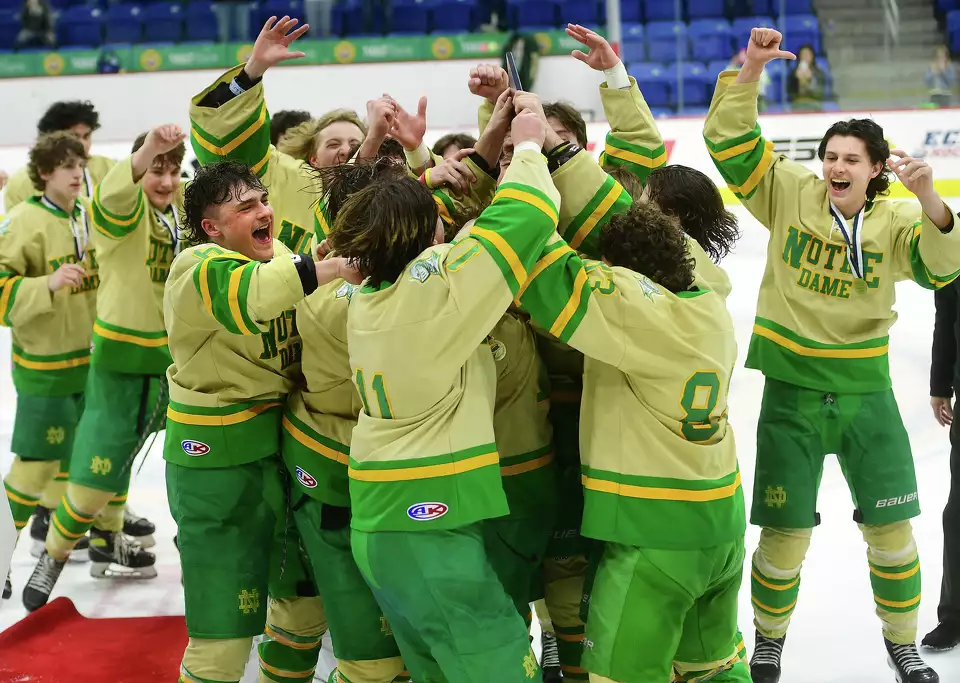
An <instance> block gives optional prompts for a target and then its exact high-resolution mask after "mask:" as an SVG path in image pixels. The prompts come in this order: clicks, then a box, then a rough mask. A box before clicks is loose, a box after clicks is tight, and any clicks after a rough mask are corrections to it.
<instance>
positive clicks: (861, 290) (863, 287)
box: [853, 277, 867, 294]
mask: <svg viewBox="0 0 960 683" xmlns="http://www.w3.org/2000/svg"><path fill="white" fill-rule="evenodd" d="M853 288H854V290H856V292H857V294H866V293H867V283H866V281H864V279H863V278H862V277H858V278H857V279H856V280H854V281H853Z"/></svg>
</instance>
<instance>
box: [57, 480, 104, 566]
mask: <svg viewBox="0 0 960 683" xmlns="http://www.w3.org/2000/svg"><path fill="white" fill-rule="evenodd" d="M112 497H113V494H112V493H108V492H107V491H98V490H97V489H92V488H89V487H87V486H80V485H78V484H74V483H72V482H69V483H68V484H67V492H66V493H65V494H64V495H63V498H62V499H61V500H60V505H58V506H57V509H56V511H54V513H53V514H52V515H50V529H49V530H48V531H47V552H48V553H49V554H50V556H51V557H53V558H54V559H56V560H65V559H66V558H67V556H68V555H69V554H70V552H71V551H72V550H73V547H74V546H75V545H76V544H77V541H79V540H80V539H81V538H82V537H83V536H85V535H86V533H87V532H88V531H90V527H91V526H93V522H94V520H95V519H96V517H97V514H98V513H99V512H100V511H101V510H103V508H104V507H106V505H107V502H108V501H109V500H110V498H112ZM122 522H123V520H122V519H121V528H122V526H123V525H122ZM111 531H112V529H111ZM116 531H119V529H116Z"/></svg>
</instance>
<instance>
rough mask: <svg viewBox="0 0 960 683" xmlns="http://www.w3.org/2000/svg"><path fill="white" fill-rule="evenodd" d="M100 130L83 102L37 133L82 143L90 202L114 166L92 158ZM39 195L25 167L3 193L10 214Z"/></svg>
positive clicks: (59, 109) (53, 112) (53, 115)
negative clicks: (61, 134) (73, 138)
mask: <svg viewBox="0 0 960 683" xmlns="http://www.w3.org/2000/svg"><path fill="white" fill-rule="evenodd" d="M98 128H100V115H99V114H98V113H97V110H96V109H94V108H93V104H92V103H90V102H80V101H72V102H54V103H53V104H52V105H50V107H49V108H48V109H47V111H46V112H44V114H43V116H42V117H41V118H40V121H39V122H38V123H37V133H38V134H39V135H44V134H45V133H53V132H55V131H66V132H68V133H73V134H74V135H75V136H76V137H77V138H79V140H80V142H82V143H83V148H84V150H85V152H86V154H87V165H86V167H85V169H84V172H83V182H82V184H81V189H80V196H81V197H86V198H87V199H92V198H93V188H94V187H96V185H97V183H99V182H100V181H101V180H102V179H103V177H104V176H105V175H107V171H109V170H110V169H111V168H112V167H113V165H114V163H115V162H114V161H113V159H108V158H107V157H102V156H98V155H92V156H91V155H90V145H91V143H92V137H93V133H94V132H95V131H96V130H97V129H98ZM36 193H37V191H36V188H35V187H34V185H33V183H32V182H31V180H30V174H29V172H28V170H27V169H26V168H22V169H20V170H19V171H17V172H16V173H14V174H13V175H11V176H10V180H9V182H8V183H7V186H6V188H4V191H3V204H4V207H5V208H6V211H7V213H8V214H9V213H10V211H11V210H13V207H15V206H16V205H17V204H19V203H20V202H22V201H24V200H25V199H26V198H27V197H30V196H32V195H34V194H36ZM57 500H58V499H55V500H54V507H56V502H57Z"/></svg>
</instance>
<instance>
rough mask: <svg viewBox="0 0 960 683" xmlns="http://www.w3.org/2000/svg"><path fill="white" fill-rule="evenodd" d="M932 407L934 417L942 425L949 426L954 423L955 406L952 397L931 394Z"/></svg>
mask: <svg viewBox="0 0 960 683" xmlns="http://www.w3.org/2000/svg"><path fill="white" fill-rule="evenodd" d="M930 407H931V408H933V418H934V419H935V420H936V421H937V422H939V423H940V425H941V426H942V427H949V426H950V425H952V424H953V406H952V405H951V399H949V398H944V397H942V396H931V397H930Z"/></svg>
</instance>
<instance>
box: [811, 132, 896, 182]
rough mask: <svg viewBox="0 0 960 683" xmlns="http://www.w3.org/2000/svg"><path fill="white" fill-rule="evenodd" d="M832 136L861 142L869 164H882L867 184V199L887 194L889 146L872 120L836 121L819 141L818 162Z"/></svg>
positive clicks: (889, 173)
mask: <svg viewBox="0 0 960 683" xmlns="http://www.w3.org/2000/svg"><path fill="white" fill-rule="evenodd" d="M834 135H848V136H850V137H854V138H859V139H861V140H863V144H864V145H865V146H866V148H867V154H869V155H870V163H871V164H883V167H882V168H881V169H880V173H879V174H878V175H877V177H876V178H871V179H870V182H869V183H867V199H869V200H870V201H873V200H874V199H876V198H877V197H878V196H883V195H885V194H887V193H889V191H890V176H891V171H890V169H889V168H888V167H887V159H889V158H890V144H889V143H888V142H887V141H886V139H885V138H884V137H883V128H881V127H880V125H879V124H877V122H876V121H873V120H872V119H850V120H849V121H837V122H836V123H835V124H833V125H832V126H830V128H828V129H827V132H826V133H824V135H823V139H822V140H821V141H820V148H819V149H818V150H817V156H819V157H820V161H823V157H824V156H826V154H827V143H828V142H829V141H830V138H832V137H833V136H834Z"/></svg>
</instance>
